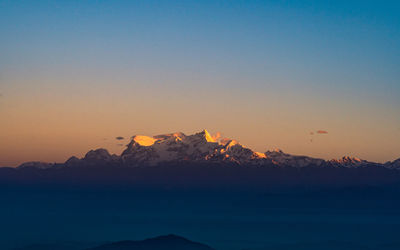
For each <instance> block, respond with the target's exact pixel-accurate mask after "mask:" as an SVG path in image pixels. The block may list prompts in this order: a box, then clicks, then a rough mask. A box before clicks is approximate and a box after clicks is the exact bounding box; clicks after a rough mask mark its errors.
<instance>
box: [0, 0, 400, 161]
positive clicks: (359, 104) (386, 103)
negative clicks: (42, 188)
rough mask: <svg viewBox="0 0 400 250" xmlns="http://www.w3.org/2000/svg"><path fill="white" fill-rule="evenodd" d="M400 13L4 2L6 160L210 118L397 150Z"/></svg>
mask: <svg viewBox="0 0 400 250" xmlns="http://www.w3.org/2000/svg"><path fill="white" fill-rule="evenodd" d="M399 13H400V3H399V2H398V1H368V0H364V1H355V0H347V1H342V0H336V1H324V0H321V1H305V0H304V1H290V0H285V1H284V0H282V1H279V0H275V1H251V0H249V1H151V0H150V1H121V0H115V1H100V0H98V1H91V0H88V1H73V0H71V1H41V0H38V1H18V0H10V1H4V0H0V166H17V165H18V164H20V163H22V162H25V161H48V162H63V161H65V160H66V159H68V158H69V157H70V156H72V155H75V156H78V157H81V156H83V155H84V154H85V153H86V152H87V151H88V150H90V149H94V148H99V147H102V148H106V149H108V150H109V151H110V152H113V153H120V152H121V151H122V150H123V149H124V146H123V145H125V144H127V143H128V138H130V137H131V136H132V135H136V134H143V135H156V134H162V133H169V132H176V131H181V132H184V133H187V134H192V133H194V132H198V131H201V130H202V129H207V130H208V131H210V132H211V133H216V132H221V133H222V135H223V136H225V137H230V138H235V139H237V140H238V141H239V142H240V143H242V144H244V145H246V146H248V147H250V148H252V149H254V150H257V151H260V152H265V151H266V150H269V149H274V148H280V149H282V150H283V151H285V152H288V153H292V154H299V155H309V156H313V157H320V158H324V159H332V158H339V157H342V156H344V155H350V156H354V157H359V158H363V159H366V160H371V161H377V162H386V161H389V160H394V159H397V158H399V157H400V14H399ZM317 131H325V133H318V132H317ZM116 137H124V139H121V138H119V140H117V139H116Z"/></svg>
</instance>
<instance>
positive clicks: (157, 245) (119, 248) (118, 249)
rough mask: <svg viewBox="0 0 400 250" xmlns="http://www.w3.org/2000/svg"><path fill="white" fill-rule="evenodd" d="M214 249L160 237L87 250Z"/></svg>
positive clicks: (181, 239) (174, 236) (182, 239)
mask: <svg viewBox="0 0 400 250" xmlns="http://www.w3.org/2000/svg"><path fill="white" fill-rule="evenodd" d="M212 249H213V248H211V247H209V246H207V245H204V244H201V243H197V242H193V241H190V240H187V239H185V238H183V237H180V236H176V235H172V234H170V235H166V236H159V237H155V238H151V239H146V240H141V241H130V240H126V241H119V242H114V243H110V244H105V245H101V246H98V247H94V248H89V249H87V250H212Z"/></svg>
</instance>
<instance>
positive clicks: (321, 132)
mask: <svg viewBox="0 0 400 250" xmlns="http://www.w3.org/2000/svg"><path fill="white" fill-rule="evenodd" d="M317 134H328V131H326V130H318V131H317Z"/></svg>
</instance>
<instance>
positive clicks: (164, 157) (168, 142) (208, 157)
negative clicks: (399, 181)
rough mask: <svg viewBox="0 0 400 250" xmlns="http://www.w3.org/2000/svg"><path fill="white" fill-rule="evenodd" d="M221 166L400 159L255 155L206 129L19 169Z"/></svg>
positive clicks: (345, 164) (137, 139)
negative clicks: (117, 152)
mask: <svg viewBox="0 0 400 250" xmlns="http://www.w3.org/2000/svg"><path fill="white" fill-rule="evenodd" d="M207 162H212V163H221V164H234V165H246V166H260V167H262V166H276V167H296V168H304V167H323V166H327V167H334V168H359V167H368V166H380V167H384V168H388V169H400V159H398V160H395V161H393V162H387V163H385V164H380V163H373V162H368V161H365V160H361V159H358V158H352V157H348V156H346V157H343V158H342V159H334V160H329V161H326V160H323V159H317V158H312V157H308V156H297V155H291V154H286V153H284V152H282V151H281V150H279V149H277V150H272V151H267V152H265V153H260V152H255V151H253V150H251V149H249V148H247V147H245V146H243V145H241V144H240V143H238V142H237V141H236V140H233V139H228V138H224V139H220V138H216V137H213V136H211V135H210V134H209V133H208V132H207V130H203V131H201V132H199V133H195V134H193V135H185V134H184V133H181V132H177V133H171V134H162V135H157V136H152V137H149V136H143V135H136V136H133V137H132V140H131V142H130V143H129V144H128V145H127V148H126V149H125V150H124V151H123V153H122V154H121V155H120V156H118V155H111V154H110V153H109V152H108V151H107V150H106V149H97V150H91V151H89V152H88V153H87V154H86V155H85V157H83V158H82V159H78V158H77V157H71V158H70V159H68V160H67V161H66V162H65V163H64V164H49V163H42V162H27V163H24V164H22V165H20V166H19V168H28V167H33V168H41V169H46V168H50V167H53V166H55V165H56V166H60V165H61V166H67V167H68V166H97V165H121V166H127V167H145V166H157V165H160V164H165V163H207Z"/></svg>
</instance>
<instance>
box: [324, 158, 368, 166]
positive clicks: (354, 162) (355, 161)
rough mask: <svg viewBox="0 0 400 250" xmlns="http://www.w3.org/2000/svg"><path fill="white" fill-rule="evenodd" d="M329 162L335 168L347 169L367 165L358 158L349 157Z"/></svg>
mask: <svg viewBox="0 0 400 250" xmlns="http://www.w3.org/2000/svg"><path fill="white" fill-rule="evenodd" d="M329 162H330V163H331V164H332V165H334V166H336V167H347V168H350V167H359V166H362V165H365V164H368V163H369V162H367V161H365V160H361V159H359V158H356V157H350V156H343V157H342V158H341V159H332V160H330V161H329Z"/></svg>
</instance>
